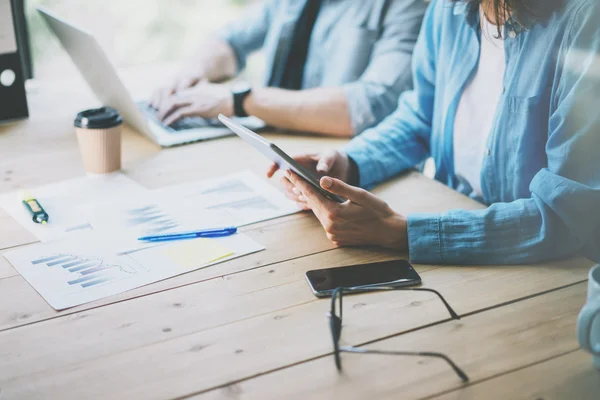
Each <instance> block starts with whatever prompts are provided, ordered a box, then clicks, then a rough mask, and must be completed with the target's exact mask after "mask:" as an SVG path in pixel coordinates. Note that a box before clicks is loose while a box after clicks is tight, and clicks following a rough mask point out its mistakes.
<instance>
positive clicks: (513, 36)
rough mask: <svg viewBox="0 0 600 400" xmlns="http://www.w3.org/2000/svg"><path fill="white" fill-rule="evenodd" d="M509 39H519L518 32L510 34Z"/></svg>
mask: <svg viewBox="0 0 600 400" xmlns="http://www.w3.org/2000/svg"><path fill="white" fill-rule="evenodd" d="M508 37H509V38H511V39H515V38H516V37H517V32H515V31H510V32H508Z"/></svg>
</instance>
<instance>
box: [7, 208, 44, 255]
mask: <svg viewBox="0 0 600 400" xmlns="http://www.w3.org/2000/svg"><path fill="white" fill-rule="evenodd" d="M37 241H38V240H37V238H36V237H35V236H33V234H31V233H30V232H29V231H27V230H26V229H24V228H23V227H22V226H21V225H19V223H18V222H17V221H15V220H14V219H13V218H12V217H11V216H10V215H8V214H7V213H6V211H4V209H2V208H1V207H0V250H2V249H8V248H11V247H16V246H21V245H24V244H29V243H35V242H37Z"/></svg>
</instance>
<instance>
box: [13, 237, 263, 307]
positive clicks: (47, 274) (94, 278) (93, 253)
mask: <svg viewBox="0 0 600 400" xmlns="http://www.w3.org/2000/svg"><path fill="white" fill-rule="evenodd" d="M211 240H214V241H217V242H218V243H219V244H220V245H221V246H223V247H225V248H227V249H230V250H231V251H232V252H233V253H234V254H233V255H231V256H227V257H224V258H221V259H218V260H216V261H214V262H209V263H206V264H204V265H197V266H194V267H191V268H190V265H186V266H184V265H180V264H178V263H177V262H176V261H175V260H173V258H172V257H169V254H168V252H167V251H165V250H166V249H168V246H180V245H181V242H172V243H170V244H166V245H164V246H159V247H154V248H151V249H147V250H143V251H140V252H136V253H132V254H127V255H121V256H119V255H115V251H114V249H112V246H114V243H112V242H111V241H110V240H106V241H105V240H104V239H103V238H102V237H101V236H98V235H97V233H88V234H82V235H79V236H78V237H77V238H69V240H62V241H59V242H47V243H38V244H34V245H31V246H27V247H25V248H20V249H18V250H14V251H10V252H7V253H5V254H4V256H5V257H6V259H7V260H8V261H9V262H10V263H11V264H12V265H13V266H14V267H15V269H16V270H17V271H18V272H19V273H20V274H21V275H22V276H23V277H24V278H25V279H26V280H27V281H28V282H29V283H30V284H31V285H32V286H33V287H34V289H35V290H37V291H38V293H40V295H42V297H43V298H44V299H45V300H46V301H47V302H48V304H50V305H51V306H52V307H53V308H55V309H57V310H63V309H66V308H70V307H74V306H77V305H80V304H84V303H87V302H90V301H95V300H99V299H102V298H105V297H108V296H112V295H116V294H119V293H122V292H125V291H127V290H131V289H134V288H137V287H140V286H144V285H148V284H150V283H153V282H157V281H160V280H163V279H167V278H170V277H173V276H176V275H180V274H183V273H186V272H190V271H194V270H197V269H199V268H203V267H207V266H209V265H214V264H218V263H221V262H223V261H227V260H230V259H233V258H237V257H241V256H244V255H247V254H251V253H255V252H258V251H261V250H264V247H262V246H261V245H259V244H258V243H256V242H254V241H253V240H252V239H250V238H249V237H247V236H245V235H242V234H236V235H233V236H230V237H225V238H219V239H211Z"/></svg>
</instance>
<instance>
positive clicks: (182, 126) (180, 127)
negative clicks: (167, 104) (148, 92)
mask: <svg viewBox="0 0 600 400" xmlns="http://www.w3.org/2000/svg"><path fill="white" fill-rule="evenodd" d="M137 105H138V108H139V109H140V110H141V111H142V113H144V115H146V116H147V117H148V118H150V119H151V120H152V121H154V122H156V123H157V124H159V125H160V126H162V127H163V128H165V129H166V130H167V131H170V132H180V131H187V130H190V129H198V128H206V127H210V126H220V124H219V123H218V120H217V119H205V118H201V117H184V118H181V119H180V120H178V121H175V122H174V123H172V124H171V125H169V126H167V125H165V124H163V122H162V121H161V120H160V119H159V118H158V115H157V114H158V111H157V110H156V109H154V108H153V107H151V106H150V105H149V104H148V103H146V102H140V103H138V104H137Z"/></svg>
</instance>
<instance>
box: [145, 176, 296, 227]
mask: <svg viewBox="0 0 600 400" xmlns="http://www.w3.org/2000/svg"><path fill="white" fill-rule="evenodd" d="M155 192H156V193H160V194H162V195H165V196H166V195H168V196H173V197H174V198H180V199H184V200H187V201H189V202H191V203H192V204H194V205H195V207H196V208H197V209H202V210H205V211H208V212H210V213H211V214H212V215H213V216H214V217H213V218H216V219H217V220H218V221H219V222H220V224H221V226H237V227H240V226H245V225H250V224H253V223H256V222H261V221H266V220H269V219H273V218H278V217H281V216H284V215H289V214H294V213H296V212H299V210H298V207H297V206H296V204H295V203H294V202H293V201H291V200H289V199H288V198H286V197H285V195H284V194H283V193H281V192H280V191H279V190H277V189H276V188H274V187H273V186H272V185H270V184H269V183H268V182H266V181H265V180H264V179H262V178H260V177H259V176H257V175H256V174H254V173H252V172H250V171H245V172H241V173H237V174H233V175H228V176H225V177H222V178H216V179H209V180H204V181H198V182H191V183H184V184H180V185H175V186H167V187H165V188H161V189H158V190H155Z"/></svg>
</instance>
